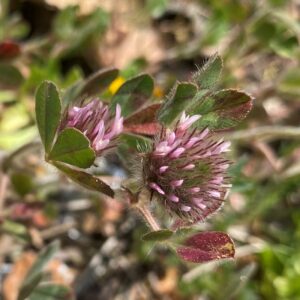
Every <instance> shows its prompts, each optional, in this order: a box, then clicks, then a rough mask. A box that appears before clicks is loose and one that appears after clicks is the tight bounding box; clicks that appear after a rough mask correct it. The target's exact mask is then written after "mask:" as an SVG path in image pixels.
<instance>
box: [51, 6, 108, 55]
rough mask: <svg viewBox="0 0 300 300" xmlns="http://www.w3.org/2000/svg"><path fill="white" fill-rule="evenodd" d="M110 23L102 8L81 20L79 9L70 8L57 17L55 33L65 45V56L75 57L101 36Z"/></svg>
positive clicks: (54, 27)
mask: <svg viewBox="0 0 300 300" xmlns="http://www.w3.org/2000/svg"><path fill="white" fill-rule="evenodd" d="M108 21H109V17H108V14H107V13H106V12H105V11H103V10H102V9H100V8H97V9H95V10H94V11H93V12H92V13H91V14H90V15H89V16H86V17H81V18H79V17H78V7H77V6H69V7H67V8H65V9H64V10H62V11H61V12H60V13H59V14H58V16H57V17H56V19H55V22H54V26H53V31H54V33H55V34H56V36H57V38H58V39H60V40H62V42H63V43H64V46H65V47H64V50H63V54H65V55H74V54H75V53H77V52H78V51H80V50H81V49H82V48H83V47H84V46H85V45H86V44H87V43H88V42H89V41H90V40H91V39H93V38H94V37H96V36H99V35H101V34H102V33H103V32H104V31H105V29H106V26H107V23H108Z"/></svg>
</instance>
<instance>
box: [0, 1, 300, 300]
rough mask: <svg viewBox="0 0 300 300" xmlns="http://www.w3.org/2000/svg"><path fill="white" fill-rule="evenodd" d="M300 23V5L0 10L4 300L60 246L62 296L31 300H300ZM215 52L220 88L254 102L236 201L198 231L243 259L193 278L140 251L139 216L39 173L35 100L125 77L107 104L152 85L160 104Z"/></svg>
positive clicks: (145, 247) (106, 170)
mask: <svg viewBox="0 0 300 300" xmlns="http://www.w3.org/2000/svg"><path fill="white" fill-rule="evenodd" d="M299 17H300V2H299V1H298V0H294V1H288V0H252V1H250V0H240V1H238V0H224V1H219V0H210V1H208V0H201V1H200V0H198V1H197V0H189V1H188V0H186V1H184V0H181V1H171V0H127V1H124V0H114V1H111V0H27V1H26V0H10V1H9V0H0V160H1V165H2V168H1V173H0V222H1V225H0V286H1V296H0V298H1V299H4V300H17V295H18V290H19V288H20V286H21V284H22V282H23V280H24V277H25V276H26V272H27V271H28V269H29V268H30V266H32V264H33V262H34V261H35V260H36V258H37V255H38V253H39V251H40V249H42V248H43V247H44V246H45V245H48V244H49V243H50V242H52V241H53V240H57V239H59V240H60V241H61V248H60V251H59V252H58V253H57V255H56V256H55V259H54V260H51V262H50V264H49V265H48V266H47V280H48V281H50V282H52V283H53V285H52V287H55V284H59V285H63V286H65V287H66V288H67V292H65V293H61V294H59V293H58V294H59V295H58V294H56V292H53V291H54V290H53V291H52V292H53V293H52V294H51V295H50V294H47V293H44V294H43V293H42V292H41V291H40V292H39V293H36V294H34V295H31V297H30V299H35V300H43V299H46V300H48V299H49V300H55V299H73V298H72V297H74V299H79V300H87V299H89V300H91V299H95V300H97V299H105V300H107V299H130V300H131V299H201V300H219V299H242V300H252V299H253V300H254V299H272V300H275V299H290V300H294V299H295V300H296V299H300V184H299V182H300V127H299V124H300V119H299V115H300V68H299V62H300V49H299V37H300V23H299ZM215 52H219V54H220V55H221V56H222V57H223V59H224V70H223V75H222V78H221V79H220V83H219V85H220V87H221V88H225V87H227V88H229V87H230V88H238V89H243V90H245V91H247V92H248V93H250V94H251V95H253V96H254V97H255V98H256V100H255V103H254V108H253V110H252V112H251V113H250V115H249V116H248V118H247V119H246V120H245V121H243V122H242V123H241V125H240V126H239V127H238V128H235V129H234V130H231V131H228V132H226V133H225V134H226V136H227V138H229V139H231V140H232V142H233V147H232V153H231V155H232V159H233V160H234V161H235V164H234V167H233V168H232V169H231V176H232V178H233V180H232V181H233V188H232V190H231V193H230V195H229V197H228V201H227V203H226V205H225V206H224V207H223V209H222V210H221V213H219V214H218V215H216V216H214V217H213V218H211V219H209V220H208V221H207V223H205V224H200V225H199V229H200V230H203V229H209V230H221V231H225V232H228V233H229V234H230V235H231V237H232V238H233V239H234V241H235V243H236V247H237V252H236V258H235V259H234V260H231V261H221V262H210V263H207V264H199V265H197V264H188V263H185V262H182V261H180V260H179V259H178V258H177V257H176V256H175V255H174V253H172V252H170V251H169V250H168V249H166V248H164V247H160V246H155V247H154V245H153V244H151V243H145V242H142V241H141V239H140V237H141V235H142V234H143V233H145V232H146V231H147V227H146V225H145V224H144V223H143V222H142V221H141V219H140V218H139V217H138V216H136V215H135V214H134V213H132V212H130V211H128V210H127V209H126V207H125V206H124V205H123V204H122V203H120V202H118V201H116V200H112V199H109V200H108V199H107V198H105V197H102V196H101V195H99V194H95V193H91V192H88V191H87V190H84V189H81V188H80V187H78V186H77V185H76V184H74V183H71V182H70V181H68V180H67V179H66V178H65V177H64V176H63V175H62V174H60V173H59V172H58V171H56V170H54V169H53V168H52V167H50V166H49V165H47V164H46V163H45V162H44V160H43V154H42V153H41V152H42V151H41V146H40V144H39V142H38V141H39V139H38V134H37V128H36V125H35V116H34V93H35V89H36V87H37V86H38V85H39V84H40V83H41V82H42V81H43V80H45V79H48V80H52V81H54V82H55V83H56V84H57V85H58V86H59V87H60V88H61V89H65V88H67V87H68V86H70V85H71V84H73V83H75V82H76V81H77V80H79V79H81V78H85V77H87V76H88V75H90V74H92V73H93V72H95V71H97V70H99V69H101V68H108V67H116V68H119V69H120V76H119V77H118V78H117V79H116V80H115V81H114V82H113V83H112V84H111V85H110V86H109V89H108V91H107V92H106V93H107V95H108V96H109V95H113V94H114V93H115V91H116V90H117V89H118V87H119V86H120V85H121V84H122V83H123V82H124V81H125V80H126V79H128V78H130V77H132V76H135V75H137V74H139V73H141V72H147V73H150V74H151V75H152V76H153V77H154V79H155V83H156V85H155V90H154V95H153V101H159V100H162V99H164V97H165V95H166V94H167V93H168V91H169V89H170V88H171V87H172V85H173V84H174V82H175V81H176V80H181V81H182V80H188V79H189V78H190V77H191V74H192V73H193V72H194V71H196V70H197V67H201V65H203V63H204V62H205V61H206V59H207V58H208V57H209V56H211V55H213V54H214V53H215ZM102 163H103V166H102V169H103V173H102V175H103V176H105V177H106V179H107V180H108V181H109V180H112V175H113V176H116V177H118V178H124V177H126V170H124V168H123V167H122V165H121V164H120V162H119V160H118V159H117V158H116V157H114V156H113V155H111V156H110V157H108V158H107V159H105V160H103V161H102ZM112 183H113V184H114V182H112Z"/></svg>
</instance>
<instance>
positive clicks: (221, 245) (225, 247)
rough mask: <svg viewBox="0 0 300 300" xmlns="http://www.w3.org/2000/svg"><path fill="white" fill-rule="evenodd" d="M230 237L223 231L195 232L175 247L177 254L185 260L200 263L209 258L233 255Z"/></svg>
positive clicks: (209, 259)
mask: <svg viewBox="0 0 300 300" xmlns="http://www.w3.org/2000/svg"><path fill="white" fill-rule="evenodd" d="M234 253H235V248H234V244H233V241H232V239H231V238H230V237H229V236H228V235H227V234H226V233H223V232H218V231H210V232H201V233H198V234H195V235H193V236H191V237H190V238H188V239H187V240H186V241H185V246H182V247H179V248H177V254H178V255H179V257H180V258H182V259H183V260H185V261H189V262H194V263H202V262H208V261H211V260H217V259H224V258H232V257H234Z"/></svg>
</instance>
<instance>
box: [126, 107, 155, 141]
mask: <svg viewBox="0 0 300 300" xmlns="http://www.w3.org/2000/svg"><path fill="white" fill-rule="evenodd" d="M160 106H161V104H160V103H154V104H150V105H149V106H147V107H145V108H142V109H141V110H139V111H137V112H135V113H133V114H132V115H130V116H129V117H128V118H127V119H125V120H124V132H128V133H136V134H142V135H149V136H153V135H155V134H157V132H158V131H159V130H160V125H159V123H157V122H156V113H157V111H158V109H159V108H160Z"/></svg>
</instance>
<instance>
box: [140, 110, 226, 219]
mask: <svg viewBox="0 0 300 300" xmlns="http://www.w3.org/2000/svg"><path fill="white" fill-rule="evenodd" d="M200 117H201V116H200V115H194V116H187V115H186V114H185V113H183V114H182V116H181V118H180V119H179V121H178V122H177V123H176V125H175V127H174V128H173V130H171V129H166V128H163V129H162V131H161V133H160V135H159V136H158V137H157V139H156V140H155V141H154V143H153V148H152V150H151V151H150V152H149V153H147V154H146V158H145V163H144V167H143V180H144V183H145V184H146V186H147V187H148V189H149V190H150V191H151V192H152V193H153V194H154V195H156V196H157V197H158V198H159V199H161V200H162V202H163V203H164V204H165V206H166V207H167V209H168V210H169V212H170V213H174V214H175V215H177V216H179V217H181V218H183V219H188V220H189V221H193V222H195V221H201V220H204V219H205V218H206V217H207V216H209V215H210V214H212V213H213V212H215V211H216V210H218V209H219V208H220V207H221V205H222V204H223V202H224V198H225V196H226V194H227V192H228V189H229V187H230V185H229V184H228V179H229V178H228V176H227V175H226V173H227V168H228V167H229V165H230V162H229V161H228V160H227V159H226V158H225V155H224V153H225V152H227V151H229V147H230V142H224V141H223V140H220V141H216V139H215V138H214V136H213V134H212V133H210V131H209V130H208V129H207V128H205V129H203V130H197V129H195V128H192V125H193V124H194V123H195V122H196V121H197V120H199V119H200Z"/></svg>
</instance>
